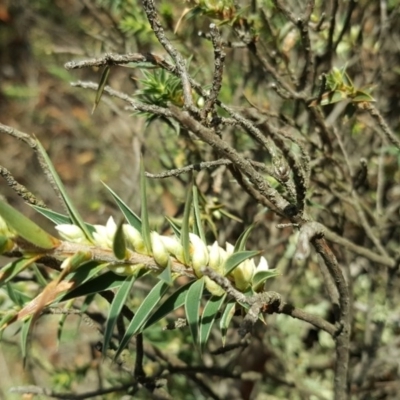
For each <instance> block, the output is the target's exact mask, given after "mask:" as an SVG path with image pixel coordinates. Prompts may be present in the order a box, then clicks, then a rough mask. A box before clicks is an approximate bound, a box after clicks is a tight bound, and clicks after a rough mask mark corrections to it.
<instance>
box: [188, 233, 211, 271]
mask: <svg viewBox="0 0 400 400" xmlns="http://www.w3.org/2000/svg"><path fill="white" fill-rule="evenodd" d="M189 239H190V242H191V244H192V246H191V249H190V253H191V256H192V268H193V270H194V272H195V274H196V275H197V276H202V273H201V272H200V269H201V268H202V267H205V266H207V265H208V259H209V256H208V250H207V246H206V244H205V243H204V242H203V241H202V240H201V239H200V238H199V237H198V236H197V235H195V234H194V233H189Z"/></svg>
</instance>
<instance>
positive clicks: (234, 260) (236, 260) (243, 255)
mask: <svg viewBox="0 0 400 400" xmlns="http://www.w3.org/2000/svg"><path fill="white" fill-rule="evenodd" d="M258 254H260V252H259V251H256V250H252V251H239V252H237V253H233V254H232V255H230V256H229V257H228V258H227V260H226V261H225V263H224V271H225V275H228V274H230V273H231V272H232V271H233V270H234V269H235V268H236V267H237V266H238V265H240V264H241V263H242V262H243V261H246V260H248V259H249V258H252V257H255V256H257V255H258Z"/></svg>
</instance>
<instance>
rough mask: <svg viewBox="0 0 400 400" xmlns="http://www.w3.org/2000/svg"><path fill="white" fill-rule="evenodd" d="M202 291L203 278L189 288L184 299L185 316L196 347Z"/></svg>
mask: <svg viewBox="0 0 400 400" xmlns="http://www.w3.org/2000/svg"><path fill="white" fill-rule="evenodd" d="M203 289H204V277H203V278H201V279H199V280H197V281H196V282H195V283H194V284H193V285H192V286H190V288H189V290H188V292H187V294H186V299H185V314H186V319H187V322H188V325H189V329H190V333H191V335H192V338H193V343H194V344H195V345H197V343H198V336H199V324H200V303H201V297H202V295H203Z"/></svg>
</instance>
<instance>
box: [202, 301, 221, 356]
mask: <svg viewBox="0 0 400 400" xmlns="http://www.w3.org/2000/svg"><path fill="white" fill-rule="evenodd" d="M225 298H226V294H224V295H223V296H218V297H217V296H212V297H211V298H210V299H209V300H208V301H207V304H206V306H205V307H204V311H203V315H202V316H201V321H200V340H199V344H200V349H201V352H203V351H204V349H205V346H206V344H207V342H208V338H209V337H210V333H211V329H212V327H213V324H214V321H215V318H216V316H217V314H218V311H219V309H220V308H221V306H222V304H223V303H224V301H225Z"/></svg>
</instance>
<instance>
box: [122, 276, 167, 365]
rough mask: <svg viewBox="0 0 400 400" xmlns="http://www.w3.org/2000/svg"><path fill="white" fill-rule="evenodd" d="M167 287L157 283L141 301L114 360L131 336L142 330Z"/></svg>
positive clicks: (165, 284)
mask: <svg viewBox="0 0 400 400" xmlns="http://www.w3.org/2000/svg"><path fill="white" fill-rule="evenodd" d="M168 288H169V285H168V284H167V283H165V282H163V281H161V282H158V283H157V285H156V286H154V287H153V289H152V290H151V291H150V293H149V294H148V295H147V296H146V298H145V299H144V300H143V302H142V304H141V305H140V307H139V308H138V310H137V311H136V313H135V316H134V317H133V319H132V321H131V323H130V324H129V326H128V328H127V329H126V332H125V335H124V337H123V338H122V340H121V343H120V345H119V347H118V350H117V352H116V354H115V359H117V358H118V356H119V355H120V354H121V352H122V350H123V349H124V348H125V347H126V346H127V345H128V343H129V341H130V340H131V338H132V336H133V335H136V334H137V333H139V332H140V331H141V330H142V327H143V326H144V325H145V323H146V322H147V320H148V318H149V315H150V314H151V313H152V312H153V310H154V308H155V307H156V306H157V304H158V303H159V302H160V300H161V299H162V297H163V296H164V294H165V293H166V291H167V290H168Z"/></svg>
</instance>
